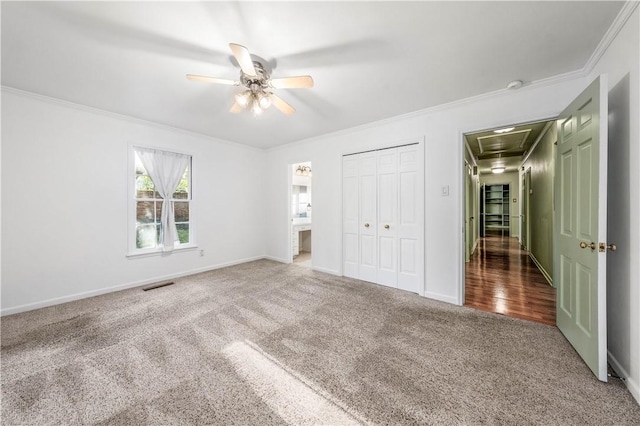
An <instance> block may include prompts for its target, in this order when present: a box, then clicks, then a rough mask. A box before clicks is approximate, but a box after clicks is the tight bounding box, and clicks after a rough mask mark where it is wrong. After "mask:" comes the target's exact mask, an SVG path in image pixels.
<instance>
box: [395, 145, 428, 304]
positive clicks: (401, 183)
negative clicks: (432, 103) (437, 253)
mask: <svg viewBox="0 0 640 426" xmlns="http://www.w3.org/2000/svg"><path fill="white" fill-rule="evenodd" d="M397 150H398V153H397V157H398V162H397V164H398V209H397V218H398V219H397V221H398V223H397V230H396V236H397V244H398V288H400V289H402V290H407V291H411V292H414V293H419V294H420V293H421V292H422V291H421V290H422V288H423V287H424V286H423V275H424V168H423V166H422V164H423V154H422V150H421V149H420V146H418V145H409V146H403V147H400V148H398V149H397Z"/></svg>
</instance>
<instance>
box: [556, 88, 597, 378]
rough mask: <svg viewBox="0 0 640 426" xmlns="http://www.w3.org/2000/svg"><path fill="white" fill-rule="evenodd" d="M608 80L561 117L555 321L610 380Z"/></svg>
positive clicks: (591, 364)
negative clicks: (607, 298)
mask: <svg viewBox="0 0 640 426" xmlns="http://www.w3.org/2000/svg"><path fill="white" fill-rule="evenodd" d="M607 96H608V89H607V81H606V78H605V77H604V76H600V77H599V78H597V79H596V80H595V81H594V82H593V83H591V85H590V86H589V87H588V88H587V89H585V91H584V92H582V93H581V94H580V95H579V96H578V97H577V98H576V99H575V100H574V101H573V102H572V103H571V104H570V105H569V106H568V107H567V109H565V110H564V111H563V112H562V114H561V115H560V117H559V118H558V149H557V154H556V155H557V157H556V188H557V189H556V197H557V198H556V203H555V205H556V209H555V210H556V217H555V229H556V230H555V232H554V233H555V238H556V244H557V250H555V251H556V255H555V259H554V281H555V282H557V290H556V322H557V324H558V328H559V329H560V331H562V333H563V334H564V335H565V337H566V338H567V340H568V341H569V342H570V343H571V345H573V347H574V348H575V350H576V352H578V354H579V355H580V356H581V357H582V359H583V360H584V362H585V363H586V364H587V365H588V366H589V368H590V369H591V370H592V371H593V373H594V374H595V375H596V376H597V377H598V379H600V380H602V381H605V382H606V381H607V316H606V306H607V305H606V294H607V293H606V289H607V287H606V285H607V283H606V265H607V263H606V261H607V249H608V248H607V242H606V241H607V240H606V238H607V229H606V224H607V210H606V207H607V115H608V111H607Z"/></svg>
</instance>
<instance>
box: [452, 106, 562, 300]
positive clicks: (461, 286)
mask: <svg viewBox="0 0 640 426" xmlns="http://www.w3.org/2000/svg"><path fill="white" fill-rule="evenodd" d="M557 118H558V114H554V115H544V116H536V117H532V118H530V119H522V120H509V121H506V120H505V121H496V122H494V123H492V124H487V125H485V126H481V127H480V126H475V127H469V128H461V130H459V132H458V144H459V146H460V148H461V150H460V161H458V162H457V167H458V177H459V179H458V191H459V194H460V195H459V197H458V201H459V208H458V223H459V224H460V227H459V228H458V229H459V230H460V232H461V233H462V235H460V236H459V237H458V241H459V242H460V244H458V267H459V268H460V269H459V274H460V275H459V276H460V281H459V283H458V294H457V304H458V305H460V306H463V305H464V301H465V299H466V295H465V281H466V274H465V266H466V262H465V243H466V238H465V235H464V233H465V231H466V229H465V223H464V221H465V197H466V194H465V186H466V185H465V176H464V174H465V169H466V167H465V164H466V163H465V155H464V154H465V151H466V149H467V148H466V140H465V135H466V134H467V133H479V132H485V131H488V130H491V129H499V128H503V127H510V126H516V125H517V126H521V125H524V124H529V123H537V122H540V121H552V120H556V119H557ZM479 235H480V233H478V237H479ZM553 249H554V250H555V249H556V242H555V241H554V242H553Z"/></svg>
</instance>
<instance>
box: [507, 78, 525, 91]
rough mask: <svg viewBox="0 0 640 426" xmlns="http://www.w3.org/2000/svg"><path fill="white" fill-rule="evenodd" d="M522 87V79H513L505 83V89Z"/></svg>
mask: <svg viewBox="0 0 640 426" xmlns="http://www.w3.org/2000/svg"><path fill="white" fill-rule="evenodd" d="M521 87H522V80H513V81H510V82H509V84H507V89H509V90H516V89H519V88H521Z"/></svg>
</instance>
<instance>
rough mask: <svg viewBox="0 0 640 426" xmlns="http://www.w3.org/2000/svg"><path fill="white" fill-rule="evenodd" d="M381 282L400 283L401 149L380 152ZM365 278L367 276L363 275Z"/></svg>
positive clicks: (379, 262)
mask: <svg viewBox="0 0 640 426" xmlns="http://www.w3.org/2000/svg"><path fill="white" fill-rule="evenodd" d="M377 154H378V155H377V160H378V162H377V165H378V167H377V173H376V175H377V183H378V188H377V192H378V203H377V204H378V207H377V212H378V229H377V234H378V235H377V237H378V238H377V243H378V259H377V260H378V280H377V281H375V282H377V283H378V284H382V285H386V286H389V287H397V286H398V242H397V237H398V233H397V231H398V229H397V214H398V213H397V212H398V150H397V149H395V148H394V149H385V150H382V151H378V152H377ZM363 279H364V278H363Z"/></svg>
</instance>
